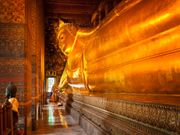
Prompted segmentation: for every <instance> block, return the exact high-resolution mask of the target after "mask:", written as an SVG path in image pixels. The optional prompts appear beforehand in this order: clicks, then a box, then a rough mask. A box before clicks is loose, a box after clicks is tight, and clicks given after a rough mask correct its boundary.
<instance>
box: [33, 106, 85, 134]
mask: <svg viewBox="0 0 180 135" xmlns="http://www.w3.org/2000/svg"><path fill="white" fill-rule="evenodd" d="M32 135H87V134H86V133H85V132H84V131H83V129H82V128H81V127H80V126H79V125H78V124H77V123H76V122H75V121H74V120H73V118H72V117H71V116H70V115H68V114H66V113H65V111H64V107H63V106H62V107H58V106H57V104H55V103H50V104H48V105H46V106H44V108H43V115H42V119H41V120H40V121H39V126H38V130H37V131H35V132H33V133H32Z"/></svg>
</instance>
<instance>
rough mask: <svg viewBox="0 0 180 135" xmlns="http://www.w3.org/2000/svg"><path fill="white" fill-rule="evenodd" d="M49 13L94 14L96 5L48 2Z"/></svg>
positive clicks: (47, 9) (47, 10)
mask: <svg viewBox="0 0 180 135" xmlns="http://www.w3.org/2000/svg"><path fill="white" fill-rule="evenodd" d="M46 7H47V8H46V12H47V13H72V14H92V13H93V12H94V11H95V10H96V7H94V6H88V5H87V6H69V5H63V4H48V5H47V6H46Z"/></svg>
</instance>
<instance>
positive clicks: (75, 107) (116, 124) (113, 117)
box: [64, 95, 180, 135]
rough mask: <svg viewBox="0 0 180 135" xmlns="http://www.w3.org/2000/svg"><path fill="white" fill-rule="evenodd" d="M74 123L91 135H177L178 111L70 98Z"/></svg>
mask: <svg viewBox="0 0 180 135" xmlns="http://www.w3.org/2000/svg"><path fill="white" fill-rule="evenodd" d="M64 99H65V101H68V102H67V103H66V107H67V108H68V110H69V112H70V113H71V114H72V116H73V117H74V119H75V120H76V121H77V122H79V124H80V125H81V126H82V127H83V128H84V130H85V131H86V132H87V133H88V134H91V133H92V131H91V128H92V127H93V128H94V129H95V130H97V131H96V132H95V133H94V132H93V134H95V135H101V133H102V132H103V135H104V134H108V135H119V134H122V135H123V134H129V135H131V134H142V135H165V134H178V133H180V129H179V122H178V121H179V116H180V115H179V114H180V111H179V107H178V106H170V105H160V104H149V103H138V102H129V101H124V100H117V99H116V100H115V99H108V98H103V97H90V96H84V95H73V96H72V95H71V96H69V98H68V97H64Z"/></svg>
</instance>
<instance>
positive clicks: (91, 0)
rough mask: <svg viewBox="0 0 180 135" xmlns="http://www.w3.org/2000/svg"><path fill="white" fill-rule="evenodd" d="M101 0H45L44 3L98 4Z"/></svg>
mask: <svg viewBox="0 0 180 135" xmlns="http://www.w3.org/2000/svg"><path fill="white" fill-rule="evenodd" d="M100 1H101V0H46V3H61V4H68V3H71V4H83V5H98V4H99V3H100Z"/></svg>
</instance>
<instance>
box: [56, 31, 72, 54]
mask: <svg viewBox="0 0 180 135" xmlns="http://www.w3.org/2000/svg"><path fill="white" fill-rule="evenodd" d="M73 42H74V36H73V35H72V34H71V33H70V32H69V31H68V30H67V29H63V28H62V29H61V30H60V32H59V48H60V49H61V51H62V52H63V53H64V54H65V55H68V54H69V53H70V52H71V51H72V46H73Z"/></svg>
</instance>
